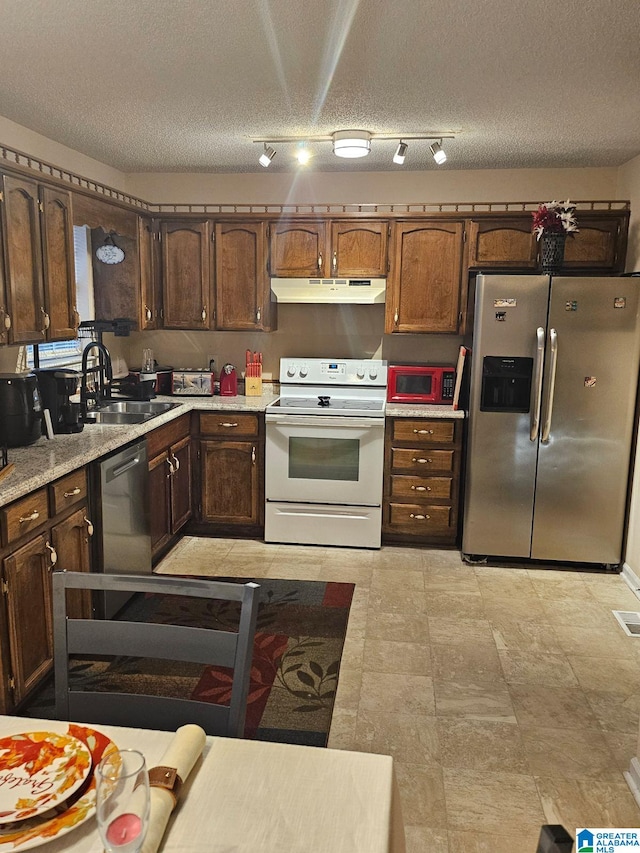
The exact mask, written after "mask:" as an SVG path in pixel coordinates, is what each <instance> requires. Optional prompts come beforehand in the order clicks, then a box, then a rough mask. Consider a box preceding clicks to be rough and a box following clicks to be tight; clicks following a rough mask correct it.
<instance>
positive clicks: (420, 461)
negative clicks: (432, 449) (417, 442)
mask: <svg viewBox="0 0 640 853" xmlns="http://www.w3.org/2000/svg"><path fill="white" fill-rule="evenodd" d="M411 461H412V462H418V463H419V464H420V465H425V464H426V463H427V462H433V459H423V458H422V457H419V458H418V457H417V456H414V457H413V458H412V460H411Z"/></svg>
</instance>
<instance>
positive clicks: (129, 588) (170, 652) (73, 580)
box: [53, 572, 260, 737]
mask: <svg viewBox="0 0 640 853" xmlns="http://www.w3.org/2000/svg"><path fill="white" fill-rule="evenodd" d="M71 589H88V590H97V591H108V592H115V591H118V592H131V593H138V592H141V593H153V594H157V595H172V596H192V597H194V598H209V599H222V600H228V601H239V602H241V610H240V623H239V629H238V631H237V632H234V631H218V630H212V629H207V628H190V627H184V626H181V625H172V624H158V623H150V622H127V621H123V620H102V619H74V618H70V617H69V616H68V614H67V602H66V597H67V596H66V593H67V590H71ZM259 589H260V587H259V586H258V585H257V584H255V583H246V584H235V583H225V582H222V581H216V580H209V579H196V578H173V577H169V576H167V575H153V576H146V575H145V576H141V575H113V574H90V573H80V572H54V573H53V632H54V674H55V697H56V717H57V718H58V719H62V720H75V721H80V722H88V723H103V724H110V725H119V726H134V727H137V728H149V729H161V730H175V729H176V728H177V727H178V726H181V725H184V724H186V723H196V724H198V725H200V726H202V728H203V729H204V730H205V731H206V732H207V734H212V735H226V736H229V737H242V736H243V733H244V721H245V715H246V706H247V696H248V693H249V675H250V671H251V660H252V656H253V640H254V635H255V628H256V617H257V611H258V592H259ZM74 654H75V655H96V656H118V655H126V656H131V657H142V658H162V659H165V660H174V661H190V662H193V663H199V664H204V665H216V666H223V667H230V668H232V669H233V683H232V688H231V702H230V705H229V706H223V705H215V704H212V703H209V702H200V701H197V700H191V699H177V698H171V697H164V696H149V695H144V694H141V693H123V692H111V691H108V692H107V691H103V692H100V691H97V690H96V691H92V690H77V689H73V687H72V686H71V685H70V683H69V657H70V655H74Z"/></svg>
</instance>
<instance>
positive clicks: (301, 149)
mask: <svg viewBox="0 0 640 853" xmlns="http://www.w3.org/2000/svg"><path fill="white" fill-rule="evenodd" d="M296 160H297V161H298V163H300V165H301V166H306V165H307V163H308V162H309V160H311V151H310V150H309V147H308V146H307V145H305V143H304V142H301V143H300V144H299V145H298V148H297V150H296Z"/></svg>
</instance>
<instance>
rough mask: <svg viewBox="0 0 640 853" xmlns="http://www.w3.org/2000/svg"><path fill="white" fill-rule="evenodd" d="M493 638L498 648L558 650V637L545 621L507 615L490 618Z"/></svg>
mask: <svg viewBox="0 0 640 853" xmlns="http://www.w3.org/2000/svg"><path fill="white" fill-rule="evenodd" d="M491 627H492V633H493V639H494V640H495V644H496V647H497V648H498V649H503V650H506V649H520V650H522V651H526V652H554V653H556V652H558V638H557V637H556V634H555V630H554V629H553V627H552V626H551V625H549V623H547V622H523V621H522V620H521V619H512V618H510V617H509V616H508V615H507V616H505V617H503V618H501V619H495V618H494V619H492V620H491Z"/></svg>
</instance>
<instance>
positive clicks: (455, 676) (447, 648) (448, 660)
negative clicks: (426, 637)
mask: <svg viewBox="0 0 640 853" xmlns="http://www.w3.org/2000/svg"><path fill="white" fill-rule="evenodd" d="M431 662H432V665H433V670H432V671H433V677H434V678H439V679H440V680H441V681H447V680H448V681H470V682H472V683H476V682H483V681H494V682H496V681H497V682H503V681H504V675H503V673H502V668H501V666H500V660H499V658H498V653H497V651H496V648H495V645H493V644H489V643H477V642H474V641H473V640H466V641H465V642H460V643H456V644H455V645H436V644H434V645H432V646H431Z"/></svg>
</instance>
